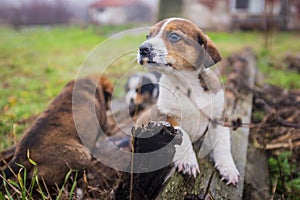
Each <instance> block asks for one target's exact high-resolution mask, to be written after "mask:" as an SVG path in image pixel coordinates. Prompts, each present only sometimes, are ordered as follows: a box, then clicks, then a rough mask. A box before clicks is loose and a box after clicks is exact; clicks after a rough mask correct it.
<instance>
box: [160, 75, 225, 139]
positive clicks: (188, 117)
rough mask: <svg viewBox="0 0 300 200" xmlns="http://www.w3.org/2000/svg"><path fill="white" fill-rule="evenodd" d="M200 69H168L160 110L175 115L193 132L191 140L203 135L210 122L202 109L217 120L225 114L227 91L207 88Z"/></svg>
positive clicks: (161, 83) (161, 94)
mask: <svg viewBox="0 0 300 200" xmlns="http://www.w3.org/2000/svg"><path fill="white" fill-rule="evenodd" d="M198 76H199V75H198V73H197V72H196V71H192V70H190V71H188V70H178V71H175V70H174V71H172V72H165V73H164V75H163V76H162V78H161V80H160V94H159V98H158V109H159V110H160V111H161V112H162V113H165V114H168V115H170V116H171V117H173V118H175V119H176V120H177V121H178V122H179V124H180V126H181V127H182V128H183V129H184V130H185V131H186V132H187V133H188V134H189V136H190V139H191V141H196V140H197V139H198V138H199V137H201V136H202V135H203V133H204V131H205V129H206V128H207V125H208V123H209V121H208V119H207V117H205V116H203V115H201V113H200V111H199V109H201V110H202V111H203V112H205V113H206V115H207V116H209V117H210V118H212V119H214V118H216V117H221V114H222V111H223V106H224V92H223V90H220V91H218V92H217V93H211V92H209V91H204V89H203V88H202V86H201V84H200V80H199V78H198Z"/></svg>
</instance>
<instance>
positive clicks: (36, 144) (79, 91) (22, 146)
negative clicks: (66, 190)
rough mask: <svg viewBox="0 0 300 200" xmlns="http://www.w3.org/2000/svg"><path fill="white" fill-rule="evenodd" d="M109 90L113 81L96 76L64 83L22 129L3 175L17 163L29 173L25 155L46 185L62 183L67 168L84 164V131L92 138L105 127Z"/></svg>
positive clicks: (86, 159) (8, 174) (15, 168)
mask: <svg viewBox="0 0 300 200" xmlns="http://www.w3.org/2000/svg"><path fill="white" fill-rule="evenodd" d="M112 92H113V84H112V83H111V82H110V81H109V80H108V79H107V78H105V77H100V76H88V77H85V78H80V79H77V80H76V81H71V82H69V83H68V84H66V86H65V87H64V88H63V90H62V91H61V92H60V94H59V95H58V96H57V97H56V98H55V99H54V100H53V101H52V102H51V103H50V105H49V106H48V107H47V109H46V110H45V111H44V112H43V113H42V114H40V115H39V116H38V118H37V119H36V120H35V122H34V123H33V125H32V126H31V127H30V128H29V129H28V130H27V131H26V132H25V133H24V135H23V137H22V139H21V141H20V143H19V144H18V145H17V148H16V151H15V154H14V157H13V159H12V160H11V161H10V162H9V163H8V166H7V168H6V169H4V171H3V172H4V173H5V175H6V179H7V178H9V177H11V176H13V174H14V173H18V170H19V169H20V167H19V166H18V164H21V165H23V166H24V167H25V168H26V169H27V172H28V174H29V178H30V177H31V176H32V174H33V169H34V166H33V165H32V164H31V163H30V162H29V159H28V156H29V157H30V159H31V160H33V161H34V162H36V164H37V167H38V175H39V177H41V178H43V179H44V181H45V183H46V184H47V186H54V185H55V184H58V185H60V184H62V183H63V181H64V178H65V176H66V174H67V173H68V172H69V171H70V169H74V170H82V169H84V168H85V167H87V166H88V165H89V163H90V160H91V152H90V150H89V148H88V147H86V146H85V145H84V144H83V142H82V140H81V139H82V137H85V136H84V134H86V135H88V137H89V136H91V137H92V139H94V138H95V137H98V134H100V133H101V132H103V131H105V129H106V110H107V108H108V101H109V100H110V97H111V94H112ZM94 116H95V117H94ZM93 118H94V119H96V122H95V120H93ZM92 139H91V140H92ZM84 142H86V141H84ZM28 152H29V154H28ZM1 183H2V181H1Z"/></svg>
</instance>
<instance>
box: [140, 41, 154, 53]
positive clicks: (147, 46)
mask: <svg viewBox="0 0 300 200" xmlns="http://www.w3.org/2000/svg"><path fill="white" fill-rule="evenodd" d="M151 50H152V45H151V44H150V43H144V44H142V45H141V46H140V54H141V55H142V56H147V55H149V53H150V51H151Z"/></svg>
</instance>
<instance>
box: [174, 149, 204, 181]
mask: <svg viewBox="0 0 300 200" xmlns="http://www.w3.org/2000/svg"><path fill="white" fill-rule="evenodd" d="M174 164H175V168H176V169H177V171H178V172H182V173H183V174H188V175H190V176H194V177H195V178H196V176H197V174H199V173H200V169H199V165H198V162H197V159H196V156H195V153H194V152H193V153H192V155H188V153H185V154H184V155H182V157H181V158H179V159H178V160H176V161H175V162H174Z"/></svg>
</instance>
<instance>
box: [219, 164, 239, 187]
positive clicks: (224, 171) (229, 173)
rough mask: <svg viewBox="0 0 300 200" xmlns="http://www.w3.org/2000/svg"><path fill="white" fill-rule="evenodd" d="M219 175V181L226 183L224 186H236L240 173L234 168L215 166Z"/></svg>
mask: <svg viewBox="0 0 300 200" xmlns="http://www.w3.org/2000/svg"><path fill="white" fill-rule="evenodd" d="M216 168H217V169H218V170H219V172H220V174H221V177H222V178H221V180H222V181H223V180H225V181H227V183H226V185H230V184H232V185H236V184H237V183H238V182H239V180H240V173H239V171H238V170H237V169H236V167H235V166H220V165H219V166H216Z"/></svg>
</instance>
